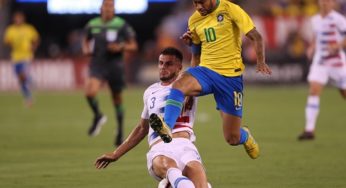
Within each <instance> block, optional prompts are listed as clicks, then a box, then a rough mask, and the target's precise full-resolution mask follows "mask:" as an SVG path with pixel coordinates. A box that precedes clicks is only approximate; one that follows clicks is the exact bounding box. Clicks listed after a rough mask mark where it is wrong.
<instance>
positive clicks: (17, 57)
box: [4, 24, 39, 63]
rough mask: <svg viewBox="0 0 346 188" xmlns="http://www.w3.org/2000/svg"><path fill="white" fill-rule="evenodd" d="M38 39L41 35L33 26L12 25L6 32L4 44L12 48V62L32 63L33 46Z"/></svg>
mask: <svg viewBox="0 0 346 188" xmlns="http://www.w3.org/2000/svg"><path fill="white" fill-rule="evenodd" d="M38 38H39V35H38V33H37V31H36V29H35V28H34V27H33V26H32V25H29V24H23V25H10V26H9V27H8V28H7V29H6V31H5V37H4V42H5V43H6V44H9V46H10V47H11V59H12V61H13V62H14V63H18V62H20V61H30V60H31V59H32V58H33V56H34V54H33V53H34V52H33V49H32V44H33V42H36V41H37V40H38Z"/></svg>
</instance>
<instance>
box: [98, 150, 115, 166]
mask: <svg viewBox="0 0 346 188" xmlns="http://www.w3.org/2000/svg"><path fill="white" fill-rule="evenodd" d="M114 161H116V158H115V156H114V154H113V153H109V154H104V155H102V156H101V157H99V158H97V159H96V161H95V167H96V168H97V169H102V168H106V167H107V166H108V165H109V164H110V163H112V162H114Z"/></svg>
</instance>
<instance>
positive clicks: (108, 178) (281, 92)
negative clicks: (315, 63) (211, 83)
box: [0, 86, 346, 188]
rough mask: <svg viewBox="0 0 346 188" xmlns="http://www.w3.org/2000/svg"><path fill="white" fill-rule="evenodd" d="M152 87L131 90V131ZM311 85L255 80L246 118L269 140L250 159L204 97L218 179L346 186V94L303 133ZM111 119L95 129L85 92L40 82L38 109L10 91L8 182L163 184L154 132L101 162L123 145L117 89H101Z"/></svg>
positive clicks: (3, 151)
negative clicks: (153, 149) (152, 166)
mask: <svg viewBox="0 0 346 188" xmlns="http://www.w3.org/2000/svg"><path fill="white" fill-rule="evenodd" d="M143 89H144V88H129V89H128V90H126V92H125V95H124V98H125V106H126V133H127V134H128V133H129V132H130V130H131V129H132V128H133V127H134V126H135V125H136V123H137V122H138V118H139V116H140V113H141V110H142V92H143ZM306 94H307V88H306V87H303V86H294V87H293V86H292V87H248V88H246V90H245V99H244V124H245V125H248V126H249V127H250V128H251V131H252V132H253V133H254V135H255V137H256V139H257V141H258V142H259V143H260V146H261V157H260V158H259V159H257V160H252V159H250V158H249V157H248V156H247V155H246V153H245V152H244V149H243V148H242V147H241V146H240V147H231V146H228V145H227V144H226V142H225V141H224V139H223V136H222V135H223V134H222V129H221V128H222V127H221V121H220V118H219V114H218V112H217V111H216V110H215V104H214V102H213V98H212V96H208V97H203V98H200V99H199V104H198V113H197V120H196V124H195V132H196V134H197V146H198V148H199V151H200V153H201V155H202V159H203V161H204V164H205V167H206V169H207V175H208V178H209V181H210V182H211V183H212V185H213V187H215V188H231V187H236V188H254V187H256V188H262V187H263V188H310V187H311V188H325V187H333V188H337V187H340V188H341V187H346V162H345V155H346V146H345V145H344V138H345V136H344V133H345V132H346V126H345V125H346V115H345V114H346V113H345V112H346V105H345V101H344V100H343V99H342V98H341V97H340V96H339V94H338V92H337V91H336V90H335V89H333V88H326V90H325V91H324V93H323V95H322V98H321V112H320V117H319V119H318V124H317V132H316V133H317V139H316V140H315V141H309V142H298V141H297V139H296V137H297V135H298V134H299V133H300V132H301V131H302V130H303V125H304V108H305V101H306ZM99 99H100V104H101V107H102V110H103V111H104V112H105V114H106V115H107V116H108V117H109V121H108V122H107V124H106V125H105V126H104V128H103V129H102V132H101V134H100V135H99V136H97V137H94V138H89V137H88V136H87V129H88V127H89V124H90V121H91V112H90V110H89V109H88V108H87V103H86V101H85V99H84V97H83V93H82V92H67V93H64V92H58V93H53V92H39V93H36V104H35V105H34V106H33V108H31V109H27V108H25V107H23V104H22V101H21V96H20V95H19V94H17V93H0V187H4V188H5V187H6V188H23V187H25V188H41V187H42V188H48V187H49V188H58V187H59V188H66V187H80V188H87V187H90V188H95V187H98V188H108V187H109V188H114V187H117V188H133V187H140V188H154V187H157V182H155V180H154V179H152V178H151V177H150V176H149V175H148V172H147V170H146V156H145V154H146V151H147V149H148V147H147V143H146V140H144V142H142V143H141V144H140V145H139V146H138V147H137V148H135V149H134V150H132V151H131V152H129V153H128V154H126V155H125V156H124V157H123V158H122V159H120V160H119V161H118V162H116V163H114V164H112V165H111V166H110V167H109V168H108V169H105V170H96V169H95V168H94V166H93V162H94V160H95V159H96V157H98V156H99V155H101V154H103V153H104V152H109V151H112V150H113V146H112V143H113V139H114V130H115V120H114V118H113V117H114V115H113V108H112V105H111V101H110V97H109V95H108V93H107V92H102V93H101V94H100V96H99Z"/></svg>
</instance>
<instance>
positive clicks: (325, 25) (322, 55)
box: [298, 0, 346, 140]
mask: <svg viewBox="0 0 346 188" xmlns="http://www.w3.org/2000/svg"><path fill="white" fill-rule="evenodd" d="M335 5H336V0H319V6H320V13H319V14H317V15H315V16H313V17H312V19H311V25H312V30H313V41H312V42H311V45H310V47H309V48H308V51H307V55H308V58H309V59H312V64H311V66H310V72H309V75H308V81H309V96H308V100H307V105H306V108H305V119H306V124H305V130H304V132H303V133H302V134H301V135H299V137H298V139H299V140H312V139H314V137H315V135H314V131H315V126H316V120H317V117H318V113H319V108H320V95H321V92H322V90H323V87H324V85H326V84H327V83H328V80H329V79H330V80H331V81H333V84H334V85H335V86H336V87H338V88H339V89H340V93H341V95H342V97H343V98H344V99H346V57H345V51H344V50H343V48H345V47H346V18H345V17H344V16H343V15H342V14H340V13H338V12H336V11H335V10H334V8H335Z"/></svg>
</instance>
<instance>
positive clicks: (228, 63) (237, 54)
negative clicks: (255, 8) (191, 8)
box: [189, 0, 255, 77]
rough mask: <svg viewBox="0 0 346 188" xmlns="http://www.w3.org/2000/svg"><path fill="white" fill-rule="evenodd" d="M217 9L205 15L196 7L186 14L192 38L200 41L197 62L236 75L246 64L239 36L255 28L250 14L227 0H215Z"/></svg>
mask: <svg viewBox="0 0 346 188" xmlns="http://www.w3.org/2000/svg"><path fill="white" fill-rule="evenodd" d="M216 1H217V2H216V3H217V4H216V9H215V10H214V11H213V12H211V13H209V14H208V15H206V16H201V15H200V13H198V12H197V11H195V12H194V13H193V14H192V16H191V17H190V18H189V30H190V31H191V32H192V42H193V43H194V44H196V45H201V49H202V52H201V59H200V66H204V67H207V68H209V69H211V70H213V71H215V72H217V73H219V74H221V75H224V76H229V77H233V76H239V75H241V74H242V73H243V71H244V69H245V66H244V64H243V61H242V58H241V44H242V41H241V37H242V33H244V34H246V33H248V32H249V31H251V30H252V29H254V28H255V25H254V23H253V21H252V20H251V18H250V16H249V15H248V14H247V13H246V12H245V11H244V10H243V9H242V8H240V7H239V6H238V5H236V4H233V3H231V2H229V1H228V0H216Z"/></svg>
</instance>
